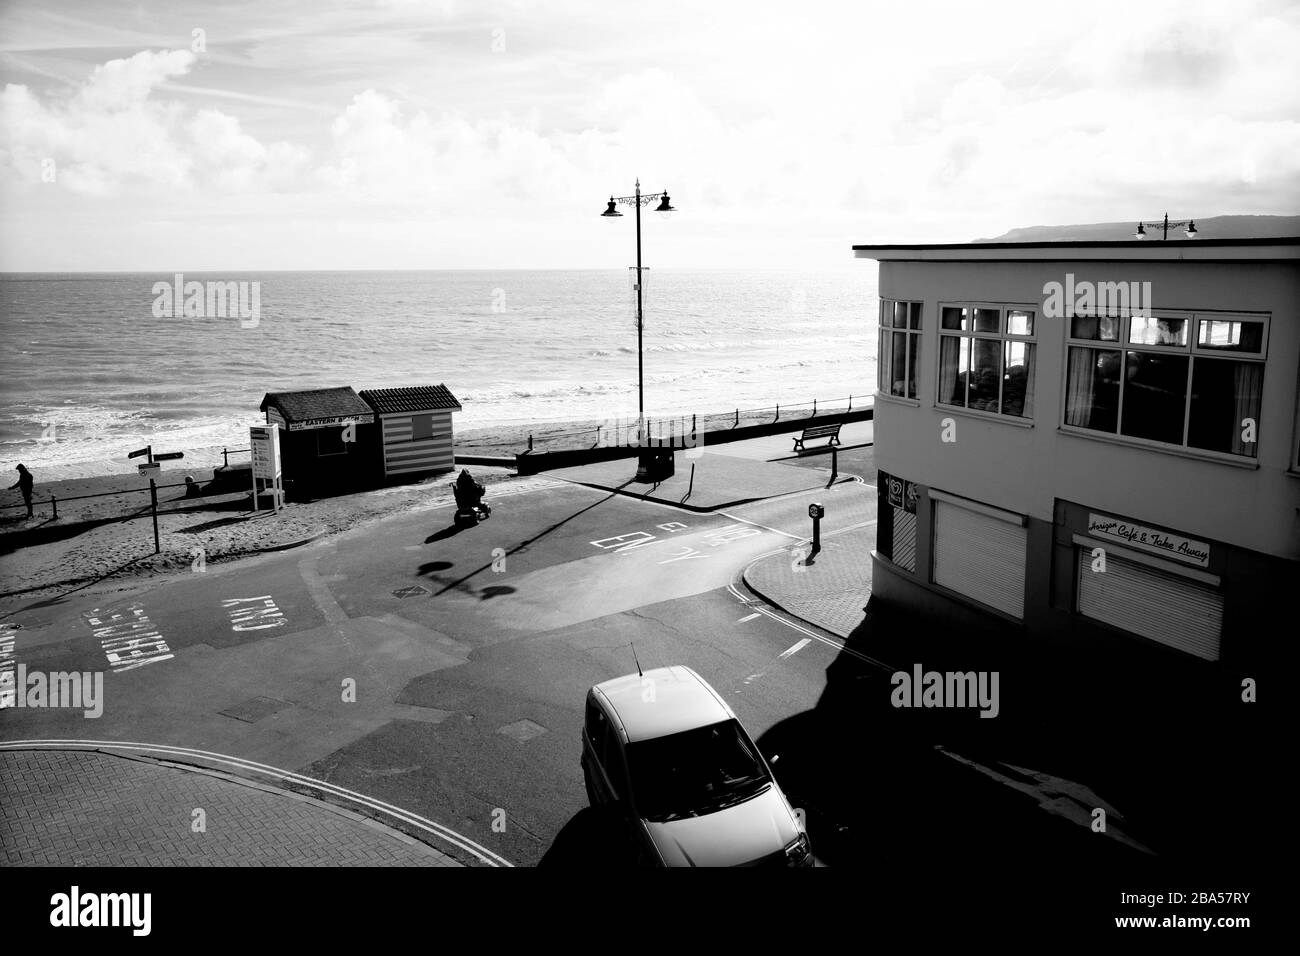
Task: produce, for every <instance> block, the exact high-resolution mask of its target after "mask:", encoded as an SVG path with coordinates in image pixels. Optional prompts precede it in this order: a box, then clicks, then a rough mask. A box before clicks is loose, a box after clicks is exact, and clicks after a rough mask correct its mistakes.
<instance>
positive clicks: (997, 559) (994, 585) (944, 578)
mask: <svg viewBox="0 0 1300 956" xmlns="http://www.w3.org/2000/svg"><path fill="white" fill-rule="evenodd" d="M931 497H932V498H934V497H937V496H936V495H935V493H933V492H932V493H931ZM945 497H946V496H945ZM1002 514H1004V515H1006V517H1005V518H1004V517H1000V516H999V515H1002ZM1026 546H1027V540H1026V534H1025V528H1024V525H1023V523H1022V519H1020V517H1019V516H1018V515H1011V514H1008V513H1005V512H998V513H994V511H993V509H991V508H980V510H975V509H974V508H968V507H963V506H961V505H959V504H956V503H954V502H952V501H950V500H936V501H935V503H934V581H935V583H936V584H941V585H943V586H944V587H946V588H949V589H951V590H953V591H956V592H957V593H958V594H964V595H965V596H966V597H968V598H971V599H972V600H974V601H978V602H980V603H981V604H986V605H988V606H989V607H992V608H996V609H997V610H999V611H1001V612H1002V613H1003V614H1009V615H1011V616H1012V617H1014V618H1017V619H1019V618H1023V617H1024V614H1025V548H1026Z"/></svg>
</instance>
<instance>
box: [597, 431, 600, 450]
mask: <svg viewBox="0 0 1300 956" xmlns="http://www.w3.org/2000/svg"><path fill="white" fill-rule="evenodd" d="M596 447H597V448H599V447H600V426H599V425H597V426H596Z"/></svg>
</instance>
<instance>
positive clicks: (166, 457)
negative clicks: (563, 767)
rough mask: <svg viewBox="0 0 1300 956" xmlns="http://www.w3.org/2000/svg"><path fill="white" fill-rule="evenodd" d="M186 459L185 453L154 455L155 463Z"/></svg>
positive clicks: (174, 452)
mask: <svg viewBox="0 0 1300 956" xmlns="http://www.w3.org/2000/svg"><path fill="white" fill-rule="evenodd" d="M184 457H185V452H183V451H169V452H166V453H165V454H162V455H154V456H153V460H154V461H175V460H176V459H177V458H184Z"/></svg>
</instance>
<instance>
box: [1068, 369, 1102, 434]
mask: <svg viewBox="0 0 1300 956" xmlns="http://www.w3.org/2000/svg"><path fill="white" fill-rule="evenodd" d="M1096 375H1097V363H1096V358H1095V356H1094V354H1093V350H1092V349H1070V368H1069V380H1068V382H1067V383H1066V388H1065V424H1067V425H1075V426H1077V427H1079V428H1088V427H1090V426H1091V425H1092V408H1093V380H1094V379H1095V378H1096Z"/></svg>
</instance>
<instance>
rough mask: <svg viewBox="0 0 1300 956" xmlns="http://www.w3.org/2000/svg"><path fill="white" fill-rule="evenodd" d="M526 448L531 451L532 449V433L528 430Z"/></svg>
mask: <svg viewBox="0 0 1300 956" xmlns="http://www.w3.org/2000/svg"><path fill="white" fill-rule="evenodd" d="M528 450H529V451H532V450H533V433H532V432H529V433H528Z"/></svg>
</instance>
